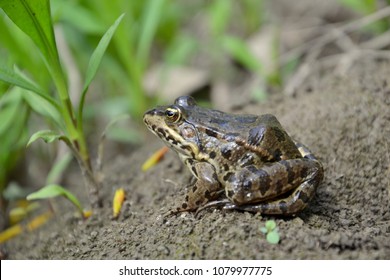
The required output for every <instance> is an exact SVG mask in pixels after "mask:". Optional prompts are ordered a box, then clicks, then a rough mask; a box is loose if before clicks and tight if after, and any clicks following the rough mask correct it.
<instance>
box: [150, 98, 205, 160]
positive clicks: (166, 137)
mask: <svg viewBox="0 0 390 280" xmlns="http://www.w3.org/2000/svg"><path fill="white" fill-rule="evenodd" d="M197 108H199V107H198V106H196V102H195V100H194V99H193V98H192V97H190V96H182V97H179V98H177V99H176V100H175V102H174V104H173V105H170V106H159V107H157V108H155V109H152V110H149V111H147V112H146V113H145V114H144V118H143V120H144V123H145V124H146V126H147V127H148V129H149V130H150V131H152V132H153V133H154V134H155V135H157V136H158V137H159V138H161V139H162V140H163V141H164V142H166V143H167V144H168V146H170V147H171V148H172V149H174V150H175V151H176V152H178V153H179V154H180V155H182V156H184V157H190V158H196V157H197V156H198V154H199V145H200V143H199V137H198V132H197V128H196V126H195V125H194V123H193V122H191V121H189V116H190V115H191V111H193V110H197Z"/></svg>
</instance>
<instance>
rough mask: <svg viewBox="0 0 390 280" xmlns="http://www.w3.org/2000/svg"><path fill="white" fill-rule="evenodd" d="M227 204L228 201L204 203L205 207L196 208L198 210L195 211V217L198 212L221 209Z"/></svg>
mask: <svg viewBox="0 0 390 280" xmlns="http://www.w3.org/2000/svg"><path fill="white" fill-rule="evenodd" d="M229 203H231V202H230V200H229V199H222V200H214V201H210V202H208V203H206V204H205V205H203V206H200V207H198V209H196V212H195V215H198V213H199V212H201V211H203V210H205V209H206V208H210V207H221V206H223V207H225V205H226V204H229Z"/></svg>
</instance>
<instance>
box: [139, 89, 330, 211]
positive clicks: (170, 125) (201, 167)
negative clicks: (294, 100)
mask: <svg viewBox="0 0 390 280" xmlns="http://www.w3.org/2000/svg"><path fill="white" fill-rule="evenodd" d="M143 120H144V123H145V124H146V126H147V127H148V128H149V129H150V130H151V131H152V132H153V133H154V134H155V135H157V136H158V137H159V138H161V139H162V140H163V141H164V142H165V143H166V144H168V146H169V147H171V148H172V149H173V150H175V151H176V152H177V153H178V155H179V157H180V159H181V160H182V161H183V162H184V164H185V165H186V166H187V167H188V168H189V169H190V171H191V172H192V174H193V175H194V176H195V178H196V181H195V183H194V184H193V185H192V186H191V187H190V188H189V191H188V194H187V195H186V196H185V198H184V199H183V202H182V203H181V204H180V205H179V206H178V207H177V208H176V209H175V210H174V212H181V211H194V210H199V209H203V208H206V207H211V206H214V207H215V206H222V207H223V208H224V209H238V210H244V211H250V212H260V213H263V214H271V215H278V214H280V215H294V214H296V213H298V212H300V211H301V210H303V209H304V208H305V207H306V206H307V204H308V202H309V201H310V199H311V198H312V197H313V196H314V194H315V191H316V188H317V186H318V185H319V183H320V182H321V181H322V179H323V168H322V165H321V163H320V162H319V161H318V160H317V159H316V157H315V156H314V155H313V154H312V153H311V152H310V151H309V150H308V149H307V148H306V147H305V146H303V145H302V144H300V143H298V142H296V141H294V140H293V139H292V138H291V137H290V136H289V135H288V134H287V133H286V131H285V130H284V129H283V128H282V126H281V124H280V123H279V121H278V120H277V119H276V117H275V116H273V115H270V114H265V115H260V116H256V115H236V114H229V113H224V112H221V111H217V110H212V109H207V108H203V107H199V106H197V104H196V102H195V100H194V99H193V98H192V97H189V96H182V97H179V98H177V99H176V100H175V102H174V104H173V105H169V106H159V107H157V108H155V109H152V110H149V111H147V112H146V113H145V115H144V119H143Z"/></svg>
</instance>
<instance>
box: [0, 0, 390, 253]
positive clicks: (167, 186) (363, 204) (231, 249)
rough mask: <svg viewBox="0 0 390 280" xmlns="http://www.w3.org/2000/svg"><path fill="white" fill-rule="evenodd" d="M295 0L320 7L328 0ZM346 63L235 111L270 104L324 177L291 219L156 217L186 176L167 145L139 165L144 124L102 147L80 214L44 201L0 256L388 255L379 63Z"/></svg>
mask: <svg viewBox="0 0 390 280" xmlns="http://www.w3.org/2000/svg"><path fill="white" fill-rule="evenodd" d="M300 2H306V3H307V4H308V5H309V6H310V5H311V6H312V11H317V12H319V11H321V12H322V13H324V11H325V13H326V10H327V8H326V7H325V6H327V5H328V4H329V3H330V2H332V1H306V0H305V1H304V0H301V1H300ZM272 3H275V4H274V6H273V8H272V9H271V10H272V12H273V13H276V14H278V13H279V16H280V17H282V18H283V17H286V18H287V15H288V17H290V18H291V17H293V16H292V15H294V14H295V16H296V18H300V17H302V16H307V15H311V16H312V15H313V13H311V12H307V9H308V8H307V7H308V6H305V7H306V10H305V12H304V13H303V12H302V10H303V9H301V8H300V7H303V6H300V5H291V4H290V3H289V1H281V0H280V1H272ZM286 3H287V4H286ZM313 3H315V4H313ZM289 4H290V5H289ZM317 4H318V5H320V6H318V5H317ZM286 5H287V6H286ZM321 5H322V6H321ZM281 7H291V8H289V9H286V8H281ZM333 8H334V6H330V8H329V9H330V12H329V13H330V14H334V12H333V11H332V9H333ZM278 9H279V12H278ZM280 10H282V12H280ZM283 11H284V12H286V14H283ZM337 16H341V14H337ZM293 20H295V19H293ZM350 66H351V67H346V68H344V69H337V67H335V68H332V67H325V68H321V67H319V68H317V69H314V70H312V71H310V73H309V75H308V77H307V79H305V80H304V81H303V82H302V83H299V86H298V87H297V89H296V90H294V91H293V92H294V93H295V94H291V95H288V96H286V95H285V94H282V93H281V92H276V93H274V94H272V95H270V96H269V98H268V99H267V100H266V101H265V102H263V103H260V104H254V103H248V104H246V105H245V106H243V107H241V108H240V110H239V111H237V112H245V113H253V114H258V115H259V114H265V113H272V114H274V115H275V116H277V118H278V119H279V121H280V122H281V123H282V125H283V126H284V127H285V129H286V130H287V131H288V133H289V134H290V135H291V136H293V137H294V138H296V139H297V140H299V141H300V142H302V143H304V144H305V145H307V146H308V147H309V148H310V149H311V150H312V151H313V152H314V154H315V155H316V156H317V157H318V158H319V159H320V160H321V162H322V163H323V166H324V169H325V178H324V181H323V182H322V183H321V184H320V186H319V188H318V190H317V193H316V196H315V198H314V199H313V200H312V201H311V203H310V205H309V206H308V207H307V208H306V209H305V210H304V211H303V212H302V213H300V214H299V215H297V216H296V217H292V218H283V217H270V216H261V215H259V214H251V213H247V212H239V211H225V210H221V209H207V210H205V211H202V212H200V213H199V215H198V216H196V217H195V216H194V214H193V213H182V214H179V215H173V216H170V217H167V218H164V217H163V214H164V213H166V212H167V211H168V209H170V208H171V207H173V206H174V205H176V204H177V203H178V202H179V201H180V199H181V198H182V196H183V195H184V194H185V193H186V189H185V186H186V185H187V184H188V182H189V181H190V179H191V174H190V173H189V171H188V170H187V169H186V168H185V167H184V165H183V164H182V163H181V162H180V160H179V159H178V157H177V155H176V154H175V153H174V152H172V151H170V152H169V153H168V154H167V155H166V156H165V157H164V159H163V160H162V161H161V162H160V163H159V164H158V165H157V166H155V167H154V168H152V169H150V170H148V171H147V172H141V171H140V167H141V165H142V163H143V162H144V161H145V159H146V158H148V157H149V156H150V155H151V154H152V153H153V152H154V151H156V150H157V149H159V148H160V147H162V146H163V143H162V142H161V141H160V140H159V139H157V138H156V137H155V136H153V135H152V134H151V133H147V132H146V129H145V131H142V132H141V131H140V133H145V135H147V136H146V137H147V139H146V140H145V143H147V144H145V145H143V146H141V147H138V148H136V150H134V151H133V152H131V153H130V152H124V153H119V154H118V153H115V154H108V155H107V157H106V158H107V160H106V162H105V167H104V175H105V180H104V186H103V189H102V193H103V195H104V207H103V208H102V209H100V210H99V211H98V212H95V213H94V215H93V216H92V217H91V218H89V219H87V220H85V221H83V220H81V219H80V218H78V217H76V216H75V215H74V211H75V210H74V208H73V207H72V206H71V205H70V203H69V202H67V201H65V200H64V199H56V200H55V204H54V207H55V210H56V213H57V215H56V216H55V217H54V218H53V219H51V220H50V221H49V222H48V223H47V224H46V225H45V226H43V227H41V228H39V229H38V230H35V231H33V232H30V233H24V234H21V235H20V236H18V237H16V238H14V239H12V240H10V241H8V242H6V243H5V244H4V247H3V248H2V250H3V251H6V252H7V256H8V258H9V259H390V211H389V210H390V62H389V60H388V59H387V60H386V59H384V60H380V59H377V58H374V57H371V56H368V55H367V56H361V57H359V59H357V60H355V61H354V62H353V63H352V64H351V65H350ZM235 94H239V93H238V92H237V93H235ZM236 99H237V98H236ZM172 101H173V100H172ZM215 105H216V107H218V104H215ZM66 178H67V180H66V182H64V185H66V186H69V187H70V190H71V191H72V192H74V193H76V194H77V196H78V197H79V198H80V199H81V200H82V201H88V198H87V197H85V193H84V187H83V180H82V178H81V175H80V173H79V171H78V169H77V166H74V168H72V170H71V171H70V172H69V174H68V175H67V176H66ZM120 187H122V188H124V189H125V190H126V193H127V200H126V202H125V205H124V207H123V209H122V213H121V215H120V217H119V218H118V219H117V220H113V219H112V218H111V217H112V210H111V209H112V198H113V194H114V191H115V190H116V189H117V188H120ZM269 219H275V221H276V223H277V226H278V227H279V233H280V243H279V244H277V245H271V244H269V243H268V242H267V241H266V239H265V236H264V235H263V234H262V233H261V231H260V227H262V226H264V223H265V221H267V220H269Z"/></svg>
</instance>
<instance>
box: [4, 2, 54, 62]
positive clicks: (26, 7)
mask: <svg viewBox="0 0 390 280" xmlns="http://www.w3.org/2000/svg"><path fill="white" fill-rule="evenodd" d="M0 8H2V9H3V10H4V12H5V13H6V14H7V16H8V17H9V18H10V19H11V20H12V21H13V22H14V23H15V24H16V25H17V26H18V27H19V28H20V29H21V30H22V31H23V32H24V33H26V34H27V35H28V36H29V37H30V38H31V39H32V40H33V41H34V43H35V44H36V45H37V47H38V48H39V49H40V51H41V52H42V54H43V56H44V57H45V58H46V59H47V60H48V61H52V59H56V58H58V54H57V48H56V43H55V39H54V31H53V26H52V24H51V17H50V2H49V0H0Z"/></svg>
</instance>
